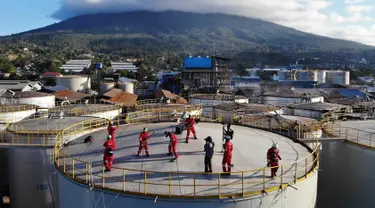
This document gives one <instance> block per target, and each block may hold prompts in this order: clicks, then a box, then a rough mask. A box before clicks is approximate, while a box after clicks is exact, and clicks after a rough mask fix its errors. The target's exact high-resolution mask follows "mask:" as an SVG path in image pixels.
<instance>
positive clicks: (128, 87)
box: [119, 82, 134, 94]
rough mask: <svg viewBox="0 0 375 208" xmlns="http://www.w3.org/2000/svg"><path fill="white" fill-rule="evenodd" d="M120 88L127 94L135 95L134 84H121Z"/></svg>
mask: <svg viewBox="0 0 375 208" xmlns="http://www.w3.org/2000/svg"><path fill="white" fill-rule="evenodd" d="M119 88H120V89H122V90H124V91H125V92H127V93H131V94H134V84H133V83H132V82H124V83H120V84H119Z"/></svg>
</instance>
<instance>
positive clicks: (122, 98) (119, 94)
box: [102, 89, 138, 107]
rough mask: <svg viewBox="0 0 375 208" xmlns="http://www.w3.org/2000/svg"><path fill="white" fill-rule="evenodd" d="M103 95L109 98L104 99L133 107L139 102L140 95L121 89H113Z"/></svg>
mask: <svg viewBox="0 0 375 208" xmlns="http://www.w3.org/2000/svg"><path fill="white" fill-rule="evenodd" d="M103 96H105V97H109V99H102V100H103V101H106V102H109V103H115V104H120V105H123V106H127V107H133V106H135V104H136V103H137V99H138V96H137V95H135V94H131V93H127V92H125V91H122V90H121V89H112V90H110V91H108V92H107V93H105V94H104V95H103Z"/></svg>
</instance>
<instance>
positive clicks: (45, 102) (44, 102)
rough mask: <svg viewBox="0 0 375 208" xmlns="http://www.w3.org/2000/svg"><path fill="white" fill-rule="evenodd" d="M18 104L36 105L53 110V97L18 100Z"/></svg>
mask: <svg viewBox="0 0 375 208" xmlns="http://www.w3.org/2000/svg"><path fill="white" fill-rule="evenodd" d="M17 100H18V103H19V104H29V105H36V106H39V107H41V108H54V107H55V96H54V95H53V96H45V97H33V98H18V99H17Z"/></svg>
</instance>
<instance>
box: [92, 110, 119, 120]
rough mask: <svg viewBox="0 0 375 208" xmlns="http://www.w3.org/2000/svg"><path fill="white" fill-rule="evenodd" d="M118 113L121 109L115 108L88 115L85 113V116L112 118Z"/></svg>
mask: <svg viewBox="0 0 375 208" xmlns="http://www.w3.org/2000/svg"><path fill="white" fill-rule="evenodd" d="M120 113H121V109H116V110H111V111H105V112H100V113H94V114H89V115H85V116H89V117H97V118H106V119H114V118H115V117H116V116H118V115H119V114H120Z"/></svg>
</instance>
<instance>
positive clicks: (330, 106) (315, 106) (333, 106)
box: [288, 103, 350, 111]
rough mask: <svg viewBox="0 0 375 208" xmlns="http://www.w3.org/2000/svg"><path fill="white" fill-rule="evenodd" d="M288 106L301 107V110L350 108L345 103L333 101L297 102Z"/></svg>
mask: <svg viewBox="0 0 375 208" xmlns="http://www.w3.org/2000/svg"><path fill="white" fill-rule="evenodd" d="M288 108H295V109H303V110H313V111H331V110H337V109H341V108H350V106H347V105H340V104H335V103H297V104H290V105H288Z"/></svg>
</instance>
